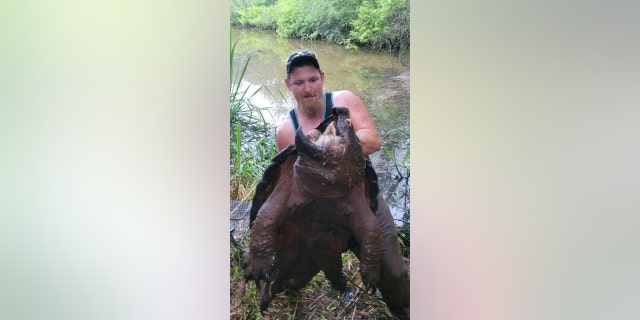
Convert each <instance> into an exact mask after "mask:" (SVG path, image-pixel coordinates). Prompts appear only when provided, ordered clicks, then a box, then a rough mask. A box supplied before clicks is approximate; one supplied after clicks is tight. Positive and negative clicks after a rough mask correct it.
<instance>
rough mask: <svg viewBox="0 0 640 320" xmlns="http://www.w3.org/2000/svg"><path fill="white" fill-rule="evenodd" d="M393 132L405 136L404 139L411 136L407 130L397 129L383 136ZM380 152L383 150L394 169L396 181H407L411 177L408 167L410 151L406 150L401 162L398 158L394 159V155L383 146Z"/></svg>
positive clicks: (409, 167) (409, 166)
mask: <svg viewBox="0 0 640 320" xmlns="http://www.w3.org/2000/svg"><path fill="white" fill-rule="evenodd" d="M393 132H400V133H402V134H403V135H406V139H409V137H410V135H411V133H410V131H409V130H406V129H401V128H397V129H393V130H390V131H389V132H387V133H386V135H385V136H387V135H389V134H391V133H393ZM382 150H384V152H385V154H386V155H387V157H389V160H390V161H391V164H392V165H393V167H394V168H395V169H396V173H397V177H398V179H408V178H409V177H410V176H411V165H410V157H411V149H409V148H407V150H406V152H405V154H404V156H403V157H402V160H399V158H398V157H396V156H395V155H394V153H392V152H391V150H389V149H388V148H387V147H384V146H383V147H382Z"/></svg>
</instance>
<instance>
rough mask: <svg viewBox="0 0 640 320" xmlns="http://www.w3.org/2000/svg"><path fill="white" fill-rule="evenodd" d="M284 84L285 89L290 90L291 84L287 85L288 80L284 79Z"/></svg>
mask: <svg viewBox="0 0 640 320" xmlns="http://www.w3.org/2000/svg"><path fill="white" fill-rule="evenodd" d="M284 84H285V85H287V89H289V90H291V83H289V78H284Z"/></svg>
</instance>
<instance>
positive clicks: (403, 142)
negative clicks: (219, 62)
mask: <svg viewBox="0 0 640 320" xmlns="http://www.w3.org/2000/svg"><path fill="white" fill-rule="evenodd" d="M236 40H237V41H238V42H237V45H236V56H237V55H242V54H245V53H248V52H250V51H259V53H258V54H257V55H256V56H254V57H253V58H252V60H251V63H250V65H249V67H248V69H247V71H246V74H245V76H244V80H245V81H247V83H246V85H251V84H257V85H261V84H269V85H270V86H272V87H273V88H274V89H275V90H276V91H277V92H279V93H281V94H282V96H281V95H280V94H275V95H274V96H271V95H268V94H261V95H258V96H256V97H255V99H253V102H254V103H255V104H257V105H260V106H263V107H265V108H267V109H268V110H269V111H270V113H271V121H273V123H274V124H279V123H280V122H281V121H282V120H283V119H284V118H285V116H286V114H287V112H289V110H290V109H291V108H292V107H293V97H292V96H291V95H290V93H289V91H288V90H287V87H286V86H285V84H284V78H285V77H286V72H285V66H284V60H285V59H286V58H287V56H288V55H289V53H291V52H292V51H294V50H298V49H307V50H311V51H314V52H315V53H316V54H317V55H318V59H319V61H320V68H321V69H322V70H323V71H324V72H325V83H324V85H325V88H324V89H325V91H337V90H344V89H346V90H350V91H352V92H354V93H355V94H357V95H358V96H360V98H361V99H362V101H363V102H364V104H365V105H366V106H367V107H368V108H369V112H370V114H371V117H372V119H373V121H374V123H375V125H376V129H377V131H378V135H379V136H380V138H381V139H382V146H383V148H386V149H388V151H389V153H390V154H391V157H390V156H389V155H388V154H387V153H386V152H385V150H384V149H381V150H380V151H378V152H376V153H374V154H372V155H371V160H372V162H373V164H374V167H375V168H376V172H377V173H378V176H379V182H380V188H381V192H382V193H383V195H384V197H385V199H386V200H387V202H388V204H389V207H390V208H391V212H392V214H393V216H394V218H395V219H396V221H397V223H398V225H403V224H404V222H409V185H410V183H409V179H408V178H406V176H407V175H408V169H407V167H408V160H407V161H406V162H403V160H404V158H405V156H406V155H407V154H408V152H409V149H410V146H409V129H410V128H409V75H410V74H409V56H408V55H405V56H403V57H396V56H394V55H391V54H386V53H380V52H375V51H367V50H346V49H344V47H342V46H340V45H336V44H331V43H326V42H322V41H305V40H300V39H282V38H278V37H277V35H276V33H275V32H274V31H258V30H248V29H243V28H233V33H232V41H233V43H235V41H236ZM394 159H395V160H394ZM401 176H403V177H404V178H402V177H401Z"/></svg>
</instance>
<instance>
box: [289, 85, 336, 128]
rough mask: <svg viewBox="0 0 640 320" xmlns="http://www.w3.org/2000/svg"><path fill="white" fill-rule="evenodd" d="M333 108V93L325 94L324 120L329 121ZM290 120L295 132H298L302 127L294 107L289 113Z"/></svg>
mask: <svg viewBox="0 0 640 320" xmlns="http://www.w3.org/2000/svg"><path fill="white" fill-rule="evenodd" d="M332 107H333V92H325V93H324V116H323V117H322V118H323V120H324V119H327V117H328V116H329V115H331V112H332V111H331V108H332ZM289 120H291V125H292V126H293V131H294V132H296V131H298V128H299V127H300V123H299V122H298V112H297V111H296V108H295V107H294V108H293V109H291V111H289Z"/></svg>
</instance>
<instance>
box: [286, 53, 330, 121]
mask: <svg viewBox="0 0 640 320" xmlns="http://www.w3.org/2000/svg"><path fill="white" fill-rule="evenodd" d="M285 65H286V70H287V78H286V79H284V82H285V84H286V85H287V88H288V89H289V90H290V91H291V93H292V94H293V97H294V98H295V99H296V104H297V106H298V110H299V113H301V114H305V115H307V116H314V115H316V114H317V113H318V112H320V111H322V110H323V105H324V98H323V85H324V73H323V72H322V71H321V70H320V64H319V63H318V58H317V57H316V55H315V54H314V53H313V52H311V51H307V50H298V51H294V52H293V53H291V54H290V55H289V57H288V58H287V60H286V61H285Z"/></svg>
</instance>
